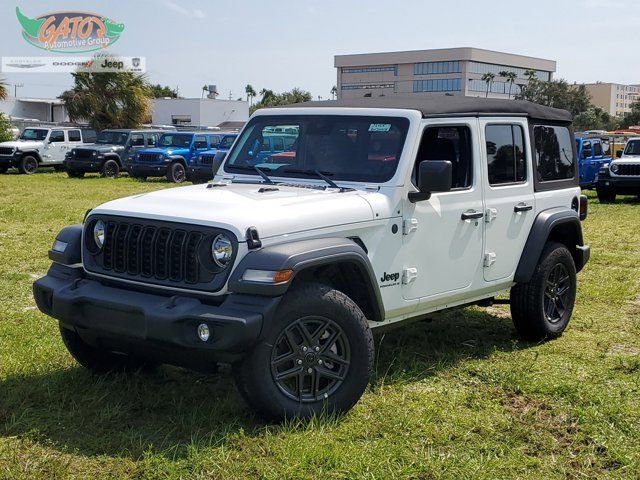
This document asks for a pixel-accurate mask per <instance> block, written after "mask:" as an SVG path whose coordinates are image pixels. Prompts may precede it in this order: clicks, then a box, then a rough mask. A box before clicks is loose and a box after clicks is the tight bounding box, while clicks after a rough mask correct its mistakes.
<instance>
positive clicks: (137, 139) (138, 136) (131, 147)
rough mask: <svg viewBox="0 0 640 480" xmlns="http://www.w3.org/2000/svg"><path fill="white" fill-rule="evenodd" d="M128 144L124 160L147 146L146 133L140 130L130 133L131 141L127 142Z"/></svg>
mask: <svg viewBox="0 0 640 480" xmlns="http://www.w3.org/2000/svg"><path fill="white" fill-rule="evenodd" d="M127 145H128V147H127V149H126V150H125V158H124V159H123V161H127V160H129V158H131V155H134V154H136V153H137V152H139V151H140V150H142V149H143V148H145V146H146V145H145V140H144V133H142V132H139V133H132V134H131V135H129V141H128V142H127Z"/></svg>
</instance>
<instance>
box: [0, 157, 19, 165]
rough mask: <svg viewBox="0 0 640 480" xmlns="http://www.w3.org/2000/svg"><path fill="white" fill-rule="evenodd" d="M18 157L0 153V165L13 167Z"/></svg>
mask: <svg viewBox="0 0 640 480" xmlns="http://www.w3.org/2000/svg"><path fill="white" fill-rule="evenodd" d="M17 164H18V159H17V158H16V157H15V156H14V155H0V167H8V168H11V167H15V166H16V165H17Z"/></svg>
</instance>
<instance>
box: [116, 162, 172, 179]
mask: <svg viewBox="0 0 640 480" xmlns="http://www.w3.org/2000/svg"><path fill="white" fill-rule="evenodd" d="M125 168H126V170H127V172H129V174H130V175H133V176H145V177H162V176H164V175H166V174H167V168H168V164H166V163H152V164H141V163H126V164H125Z"/></svg>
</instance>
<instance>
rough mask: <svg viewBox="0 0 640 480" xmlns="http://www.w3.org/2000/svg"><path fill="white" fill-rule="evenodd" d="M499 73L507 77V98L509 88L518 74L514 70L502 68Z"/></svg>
mask: <svg viewBox="0 0 640 480" xmlns="http://www.w3.org/2000/svg"><path fill="white" fill-rule="evenodd" d="M499 75H500V76H501V77H503V78H506V79H507V83H508V84H509V98H511V89H512V87H513V84H514V83H515V82H516V79H517V78H518V74H517V73H516V72H508V71H506V70H503V71H502V72H500V74H499Z"/></svg>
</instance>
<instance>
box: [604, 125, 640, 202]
mask: <svg viewBox="0 0 640 480" xmlns="http://www.w3.org/2000/svg"><path fill="white" fill-rule="evenodd" d="M596 191H597V192H598V199H599V200H600V201H601V202H602V203H612V202H615V201H616V195H636V196H637V197H638V198H639V199H640V137H634V138H630V139H629V141H628V142H627V144H626V145H625V147H624V150H623V151H622V152H619V155H618V158H615V159H613V160H612V161H611V163H609V164H608V165H603V166H602V168H600V171H599V172H598V179H597V180H596Z"/></svg>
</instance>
